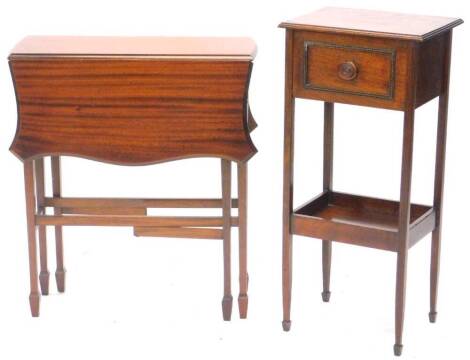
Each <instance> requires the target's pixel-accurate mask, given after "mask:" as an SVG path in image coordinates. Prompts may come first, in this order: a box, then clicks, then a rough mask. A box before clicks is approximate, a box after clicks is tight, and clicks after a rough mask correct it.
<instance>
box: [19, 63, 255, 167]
mask: <svg viewBox="0 0 470 360" xmlns="http://www.w3.org/2000/svg"><path fill="white" fill-rule="evenodd" d="M10 66H11V72H12V77H13V80H14V83H15V90H16V96H17V103H18V128H17V133H16V136H15V139H14V141H13V144H12V146H11V149H10V150H11V151H12V152H13V153H14V154H16V155H17V156H18V157H20V158H21V159H23V160H24V159H29V158H35V157H40V156H45V155H73V156H81V157H85V158H89V159H94V160H100V161H106V162H110V163H116V164H124V165H143V164H152V163H157V162H161V161H168V160H174V159H180V158H187V157H209V156H210V157H221V158H226V159H231V160H237V161H241V160H247V159H249V158H250V157H251V156H252V155H253V154H254V153H255V152H256V149H255V147H254V145H253V144H252V142H251V139H250V137H249V130H248V124H247V121H248V120H247V119H248V110H247V92H248V82H249V78H250V73H251V62H249V61H226V60H221V61H209V60H201V61H194V60H154V59H120V58H119V57H115V58H110V57H109V58H102V59H85V58H60V57H23V58H21V57H19V58H17V57H15V56H11V57H10Z"/></svg>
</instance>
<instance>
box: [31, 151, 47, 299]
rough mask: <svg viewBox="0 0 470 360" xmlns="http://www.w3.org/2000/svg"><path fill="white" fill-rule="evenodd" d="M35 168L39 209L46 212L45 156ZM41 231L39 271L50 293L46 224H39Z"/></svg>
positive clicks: (44, 293)
mask: <svg viewBox="0 0 470 360" xmlns="http://www.w3.org/2000/svg"><path fill="white" fill-rule="evenodd" d="M34 170H35V176H36V198H37V203H38V211H39V212H44V158H40V159H37V160H35V161H34ZM38 230H39V231H38V233H39V258H40V266H41V271H40V273H39V283H40V285H41V293H42V295H48V294H49V270H48V268H47V234H46V226H45V225H39V226H38Z"/></svg>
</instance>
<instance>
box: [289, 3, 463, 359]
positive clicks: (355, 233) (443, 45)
mask: <svg viewBox="0 0 470 360" xmlns="http://www.w3.org/2000/svg"><path fill="white" fill-rule="evenodd" d="M462 22H463V21H462V20H461V19H457V18H444V17H435V16H420V15H405V14H397V13H387V12H379V11H368V10H355V9H340V8H325V9H321V10H318V11H316V12H313V13H311V14H307V15H305V16H301V17H299V18H296V19H294V20H290V21H286V22H283V23H282V24H280V27H282V28H285V29H286V68H285V69H286V70H285V115H284V116H285V118H284V119H285V120H284V188H283V257H282V259H283V262H282V274H283V276H282V289H283V322H282V325H283V328H284V330H285V331H289V330H290V328H291V318H290V313H291V301H292V261H293V259H292V237H293V235H303V236H309V237H314V238H318V239H321V240H322V272H323V291H322V298H323V301H325V302H328V301H329V300H330V295H331V292H330V272H331V270H330V269H331V257H332V242H333V241H337V242H343V243H348V244H353V245H360V246H366V247H370V248H376V249H381V250H388V251H393V252H395V253H396V259H397V263H396V264H397V271H396V291H395V344H394V347H393V350H394V353H395V355H400V354H401V352H402V349H403V341H402V337H403V324H404V314H405V294H406V273H407V263H408V250H409V249H410V248H411V247H412V246H413V245H415V244H416V243H417V242H418V241H419V240H420V239H422V238H424V237H425V236H426V235H428V234H430V233H432V252H431V276H430V278H431V280H430V284H431V292H430V312H429V320H430V321H431V322H434V321H435V320H436V314H437V311H436V303H437V282H438V273H439V254H440V236H441V218H442V210H441V207H442V199H443V178H444V163H445V144H446V126H447V125H446V124H447V106H448V95H449V94H448V88H449V71H450V53H451V38H452V28H453V27H455V26H457V25H459V24H461V23H462ZM436 97H439V114H438V131H437V148H436V169H435V181H434V184H435V185H434V203H433V206H424V205H415V204H411V201H410V198H411V179H412V160H413V135H414V114H415V109H416V108H417V107H419V106H421V105H423V104H425V103H427V102H428V101H430V100H432V99H434V98H436ZM296 98H305V99H314V100H320V101H323V102H324V104H325V106H324V114H323V121H324V134H323V139H324V147H323V151H324V152H323V192H322V193H320V195H318V196H317V197H315V198H313V199H312V200H310V201H308V202H306V203H305V204H304V205H302V206H300V207H298V208H297V209H295V210H294V208H293V192H294V179H293V169H294V132H295V131H294V128H295V116H294V114H295V99H296ZM335 102H338V103H345V104H351V105H361V106H371V107H378V108H383V109H391V110H400V111H402V112H403V139H402V141H403V142H402V146H403V147H402V168H401V186H400V199H399V201H390V200H382V199H375V198H369V197H366V196H358V195H351V194H345V193H338V192H335V191H334V189H333V134H334V103H335Z"/></svg>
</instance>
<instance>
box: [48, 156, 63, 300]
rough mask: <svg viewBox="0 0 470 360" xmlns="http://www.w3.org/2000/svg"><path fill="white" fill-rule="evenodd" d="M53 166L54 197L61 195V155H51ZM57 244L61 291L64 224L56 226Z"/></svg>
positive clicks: (58, 281) (57, 278)
mask: <svg viewBox="0 0 470 360" xmlns="http://www.w3.org/2000/svg"><path fill="white" fill-rule="evenodd" d="M51 167H52V192H53V196H54V197H60V196H61V187H62V184H61V174H60V157H59V156H52V157H51ZM61 214H62V211H61V209H60V208H54V215H61ZM54 230H55V246H56V262H57V269H56V272H55V279H56V283H57V290H58V291H59V292H64V291H65V273H66V270H65V268H64V246H63V240H62V226H55V229H54Z"/></svg>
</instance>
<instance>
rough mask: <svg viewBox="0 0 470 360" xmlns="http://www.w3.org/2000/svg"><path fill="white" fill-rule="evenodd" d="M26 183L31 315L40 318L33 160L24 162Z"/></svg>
mask: <svg viewBox="0 0 470 360" xmlns="http://www.w3.org/2000/svg"><path fill="white" fill-rule="evenodd" d="M24 182H25V197H26V221H27V225H28V253H29V281H30V287H31V291H30V294H29V305H30V307H31V315H32V316H33V317H37V316H39V302H40V299H41V295H40V294H39V284H38V261H37V245H36V220H35V216H36V196H35V189H34V163H33V161H32V160H26V161H25V162H24Z"/></svg>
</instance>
